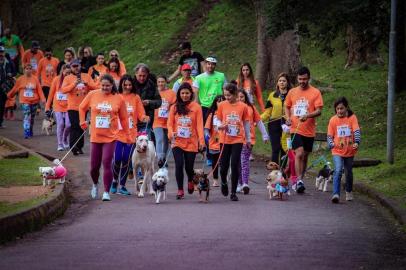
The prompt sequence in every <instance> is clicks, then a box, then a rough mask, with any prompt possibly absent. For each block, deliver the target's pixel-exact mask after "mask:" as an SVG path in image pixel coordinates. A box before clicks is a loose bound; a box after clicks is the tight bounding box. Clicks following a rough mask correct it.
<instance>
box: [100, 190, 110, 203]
mask: <svg viewBox="0 0 406 270" xmlns="http://www.w3.org/2000/svg"><path fill="white" fill-rule="evenodd" d="M102 201H103V202H108V201H111V199H110V195H109V193H108V192H103V197H102Z"/></svg>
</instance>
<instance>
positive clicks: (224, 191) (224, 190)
mask: <svg viewBox="0 0 406 270" xmlns="http://www.w3.org/2000/svg"><path fill="white" fill-rule="evenodd" d="M221 194H223V195H224V196H225V197H227V196H228V185H227V183H221Z"/></svg>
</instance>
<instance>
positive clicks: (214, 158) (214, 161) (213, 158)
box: [210, 153, 220, 179]
mask: <svg viewBox="0 0 406 270" xmlns="http://www.w3.org/2000/svg"><path fill="white" fill-rule="evenodd" d="M210 155H211V162H212V163H211V169H214V167H216V168H215V169H214V171H213V178H214V179H219V166H220V164H219V165H217V161H218V160H219V157H220V153H217V154H210ZM216 165H217V166H216Z"/></svg>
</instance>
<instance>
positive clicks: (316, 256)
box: [0, 120, 406, 270]
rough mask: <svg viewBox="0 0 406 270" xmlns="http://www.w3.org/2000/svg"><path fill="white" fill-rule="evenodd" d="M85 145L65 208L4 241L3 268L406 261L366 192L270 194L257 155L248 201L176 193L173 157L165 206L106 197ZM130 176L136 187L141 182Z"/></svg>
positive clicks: (372, 265) (73, 160) (15, 128)
mask: <svg viewBox="0 0 406 270" xmlns="http://www.w3.org/2000/svg"><path fill="white" fill-rule="evenodd" d="M5 125H6V128H5V129H0V135H2V136H6V137H8V138H10V139H13V140H15V141H17V142H19V143H21V144H22V145H24V146H26V147H29V148H32V149H34V150H35V151H38V152H42V153H46V154H49V155H52V156H55V157H59V158H61V157H62V156H63V154H64V153H65V152H57V151H56V136H55V135H54V136H49V137H48V136H45V135H40V134H39V130H40V121H39V120H37V122H36V124H35V128H34V137H33V138H32V139H27V140H25V139H24V138H23V131H22V123H21V121H12V122H10V121H6V122H5ZM85 145H86V148H85V154H84V155H80V156H78V157H75V156H73V155H70V156H69V157H68V158H67V159H66V161H64V165H65V166H66V167H67V168H68V173H69V178H70V192H71V195H72V202H71V205H70V207H69V209H68V210H67V212H66V213H65V215H64V216H63V217H61V218H59V219H57V220H56V221H55V222H54V223H52V224H50V225H48V226H46V227H45V228H44V229H43V230H42V231H40V232H36V233H31V234H28V235H26V236H24V238H22V239H19V240H17V241H15V242H12V243H8V244H7V245H5V246H1V247H0V269H30V270H34V269H213V270H214V269H405V268H404V266H405V265H406V264H405V263H406V259H405V257H406V247H405V243H406V242H405V236H404V234H403V233H402V232H401V229H400V227H399V226H397V225H396V224H395V222H394V220H392V218H391V217H390V216H389V215H388V214H387V213H386V211H384V210H383V209H381V207H379V206H377V205H376V203H375V202H374V201H370V200H369V199H367V198H365V197H363V196H361V195H360V194H357V193H355V200H354V201H352V202H345V200H343V198H342V202H341V203H340V204H338V205H334V204H332V203H331V202H330V196H331V194H330V193H321V192H318V191H315V190H314V189H313V188H312V187H313V183H314V179H310V178H308V179H306V181H305V182H306V186H307V190H306V193H305V194H304V195H297V194H292V195H291V196H290V197H289V198H288V199H287V200H284V201H279V200H269V199H268V198H267V194H266V184H265V180H264V179H265V174H266V173H267V172H266V170H265V164H264V162H261V161H258V162H252V163H251V165H252V166H251V178H252V181H251V183H250V187H251V192H250V194H249V195H242V194H241V195H239V199H240V201H238V202H232V201H230V199H229V198H225V197H223V196H222V195H221V193H220V190H219V188H213V189H212V191H211V196H210V202H209V203H207V204H204V203H199V202H198V197H197V194H192V195H188V194H186V196H185V199H184V200H181V201H178V200H176V199H175V195H176V181H175V178H174V164H173V161H172V160H171V161H170V162H169V171H170V176H171V180H170V183H169V185H168V187H167V189H168V198H167V200H166V201H164V202H163V203H161V204H160V205H156V204H155V203H154V200H153V197H152V196H149V195H148V196H146V197H145V198H137V197H136V196H128V197H125V196H121V195H112V201H111V202H102V201H101V199H98V200H92V199H91V198H90V187H91V180H90V177H89V148H88V146H89V138H88V136H86V143H85ZM197 160H198V161H197V162H196V164H195V168H202V162H201V161H200V157H198V158H197ZM206 171H208V169H207V168H206ZM0 173H1V172H0ZM127 185H128V187H129V189H130V190H131V191H133V190H134V182H131V181H130V182H129V183H128V184H127ZM330 188H331V187H330ZM101 190H102V187H101V185H100V188H99V191H100V192H101ZM100 195H101V194H100Z"/></svg>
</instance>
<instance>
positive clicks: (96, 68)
mask: <svg viewBox="0 0 406 270" xmlns="http://www.w3.org/2000/svg"><path fill="white" fill-rule="evenodd" d="M96 62H97V63H96V65H93V66H91V67H90V68H89V71H88V72H87V74H89V76H90V77H92V79H93V80H94V81H95V82H97V81H98V80H99V78H100V76H102V75H103V74H106V73H107V71H108V68H107V67H106V64H105V63H104V54H103V53H98V54H97V55H96Z"/></svg>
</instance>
